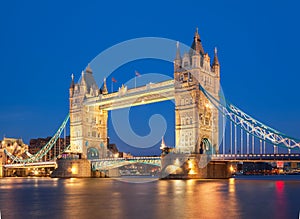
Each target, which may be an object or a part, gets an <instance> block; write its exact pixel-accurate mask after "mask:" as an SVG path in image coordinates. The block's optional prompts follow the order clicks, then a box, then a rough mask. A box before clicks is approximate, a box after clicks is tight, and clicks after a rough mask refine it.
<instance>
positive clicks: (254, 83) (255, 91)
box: [0, 0, 300, 151]
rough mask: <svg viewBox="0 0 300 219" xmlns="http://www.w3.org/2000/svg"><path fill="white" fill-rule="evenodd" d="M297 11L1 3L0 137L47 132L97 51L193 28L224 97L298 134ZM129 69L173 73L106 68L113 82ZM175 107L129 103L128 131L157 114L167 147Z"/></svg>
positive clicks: (142, 128)
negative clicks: (217, 70)
mask: <svg viewBox="0 0 300 219" xmlns="http://www.w3.org/2000/svg"><path fill="white" fill-rule="evenodd" d="M299 10H300V2H298V1H291V0H290V1H277V0H272V1H255V0H254V1H238V0H234V1H217V0H215V1H155V0H152V1H147V2H145V1H88V2H87V1H64V2H62V1H48V0H45V1H14V0H12V1H2V2H1V3H0V28H1V34H0V67H1V68H0V71H1V86H0V94H1V100H0V136H1V139H2V137H3V136H4V135H5V136H7V137H22V138H23V139H24V141H25V142H26V143H29V139H30V138H37V137H47V136H51V135H52V134H53V133H54V132H55V131H56V129H57V128H58V127H59V125H60V123H61V122H62V120H63V118H64V117H65V116H66V114H67V113H68V88H69V85H70V80H71V78H70V75H71V73H74V75H75V79H76V80H78V78H79V77H80V74H81V71H82V70H83V69H84V68H85V66H86V65H87V64H88V63H89V62H90V61H91V60H92V59H93V58H94V57H95V56H97V55H98V54H99V53H100V52H102V51H103V50H105V49H107V48H109V47H111V46H113V45H115V44H116V43H120V42H122V41H124V40H129V39H132V38H137V37H149V36H154V37H165V38H170V39H174V40H179V41H181V42H183V43H186V44H187V45H190V44H191V43H192V40H193V34H194V31H195V28H196V27H199V33H200V37H201V39H202V43H203V46H204V50H205V51H206V52H208V53H209V54H210V56H211V57H212V56H213V48H214V46H217V47H218V53H219V60H220V64H221V84H222V87H223V90H224V93H225V95H226V97H227V98H228V99H229V100H230V101H231V102H232V103H234V104H235V105H237V106H239V108H241V109H243V110H244V111H245V112H247V113H248V114H250V115H252V116H253V117H254V118H257V119H259V120H261V121H262V122H264V123H266V124H267V125H269V126H271V127H273V128H275V129H278V130H280V131H282V132H284V133H286V134H288V135H290V136H294V137H297V138H300V128H299V127H300V114H299V113H300V101H299V88H300V86H299V80H300V70H299V67H298V64H299V51H300V40H299V39H300V29H299V21H300V13H299ZM141 49H142V48H141ZM174 56H175V47H174ZM104 64H105V63H103V65H104ZM99 68H100V69H101V66H100V67H99ZM135 70H138V71H139V72H140V73H141V74H143V73H150V72H160V73H164V74H166V75H168V76H170V77H172V75H173V67H172V64H171V63H164V62H158V61H153V60H152V61H151V60H144V61H136V62H132V63H128V64H126V65H124V66H122V67H121V68H119V69H117V70H116V71H115V72H113V73H112V76H113V77H114V78H116V79H117V81H118V83H117V84H115V85H114V86H115V88H116V87H117V86H121V85H122V83H125V82H126V81H127V80H129V79H130V78H132V77H134V71H135ZM108 81H109V83H108V86H109V87H110V81H111V78H108ZM99 83H100V82H99ZM173 111H174V105H173V104H172V103H171V102H165V103H160V104H154V105H153V106H150V105H149V106H143V107H137V108H134V109H132V110H131V114H130V120H131V121H132V126H133V130H135V131H136V132H137V133H138V134H140V135H146V134H147V133H148V132H149V127H148V120H149V117H150V116H151V115H152V114H153V113H160V114H162V115H164V117H165V118H166V120H167V122H168V129H167V133H166V136H165V141H166V143H167V144H168V145H174V112H173ZM137 120H138V121H140V122H139V123H138V124H137V123H134V121H137ZM109 133H110V137H111V141H112V142H116V143H117V145H118V146H119V147H120V148H121V150H122V149H123V150H125V151H130V149H129V148H128V147H127V146H126V145H124V143H122V141H121V140H120V139H118V138H117V136H116V134H115V133H114V131H113V128H112V127H111V125H110V127H109ZM149 150H152V151H157V150H158V145H157V146H156V147H155V148H151V149H149Z"/></svg>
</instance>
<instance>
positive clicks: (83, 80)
mask: <svg viewBox="0 0 300 219" xmlns="http://www.w3.org/2000/svg"><path fill="white" fill-rule="evenodd" d="M80 83H81V84H84V85H85V84H86V82H85V78H84V71H82V72H81V81H80Z"/></svg>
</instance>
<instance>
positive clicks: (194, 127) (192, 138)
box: [174, 28, 220, 154]
mask: <svg viewBox="0 0 300 219" xmlns="http://www.w3.org/2000/svg"><path fill="white" fill-rule="evenodd" d="M174 80H175V116H176V118H175V119H176V122H175V123H176V127H175V132H176V145H175V148H176V151H177V152H179V153H207V154H210V153H217V152H218V146H219V142H218V141H219V140H218V138H219V134H218V133H219V130H218V118H219V114H218V110H217V109H216V108H214V107H213V106H212V105H211V103H210V102H209V100H208V99H207V98H206V97H205V95H204V94H203V93H202V92H201V91H200V90H199V84H201V85H202V87H204V88H205V89H206V90H207V91H208V92H209V93H211V94H212V95H213V96H214V97H215V98H217V99H219V90H220V64H219V61H218V57H217V51H216V49H215V54H214V60H213V63H212V65H211V64H210V57H209V55H208V54H207V53H205V52H204V49H203V47H202V43H201V40H200V35H199V33H198V28H197V30H196V32H195V35H194V41H193V43H192V46H191V48H190V51H188V52H186V53H184V55H183V57H181V55H180V51H179V44H178V43H177V52H176V57H175V60H174Z"/></svg>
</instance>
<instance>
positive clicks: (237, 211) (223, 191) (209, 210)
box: [0, 177, 300, 219]
mask: <svg viewBox="0 0 300 219" xmlns="http://www.w3.org/2000/svg"><path fill="white" fill-rule="evenodd" d="M145 181H147V180H145ZM299 197H300V177H294V178H283V179H277V178H271V179H266V178H251V177H250V178H244V179H229V180H158V181H153V182H148V183H128V182H122V181H119V180H114V179H50V178H0V210H1V213H2V218H3V219H6V218H41V217H42V218H297V217H298V211H299V210H300V202H299Z"/></svg>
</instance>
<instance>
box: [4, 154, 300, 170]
mask: <svg viewBox="0 0 300 219" xmlns="http://www.w3.org/2000/svg"><path fill="white" fill-rule="evenodd" d="M211 160H212V161H227V162H276V161H285V162H300V154H214V155H212V156H211ZM134 163H143V164H150V165H155V166H161V157H133V158H103V159H93V160H91V164H92V168H93V169H111V168H117V167H121V166H124V165H129V164H134ZM55 166H56V162H55V161H46V162H35V163H26V164H18V163H16V164H5V165H3V167H5V168H31V167H35V168H43V167H55Z"/></svg>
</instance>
